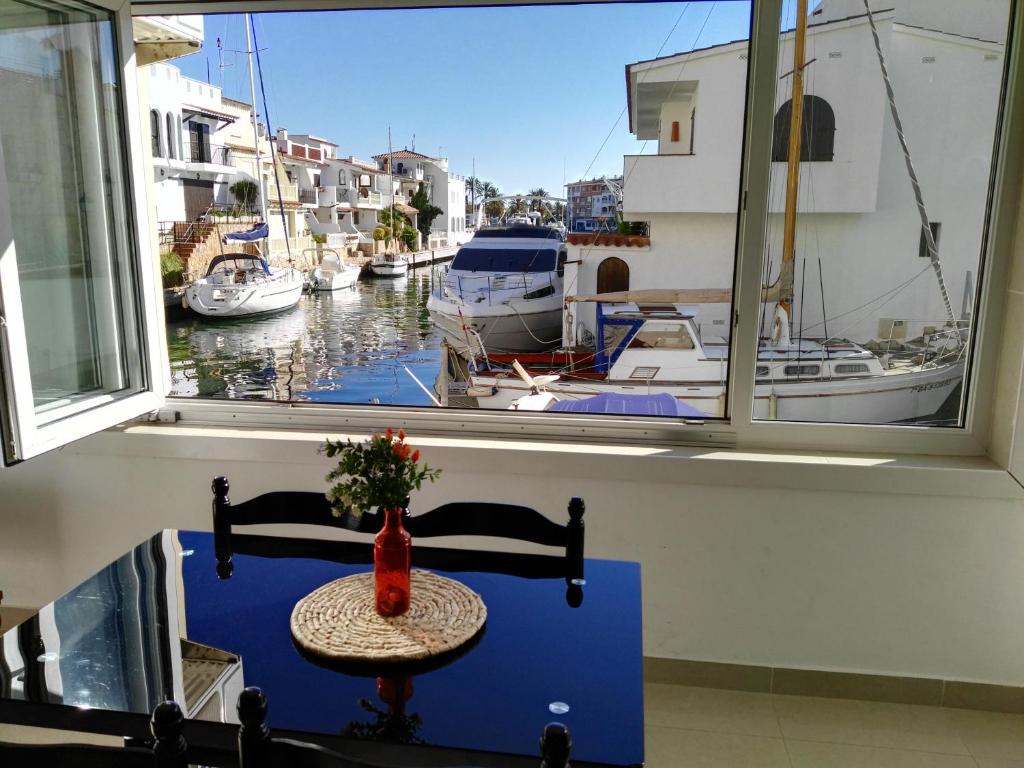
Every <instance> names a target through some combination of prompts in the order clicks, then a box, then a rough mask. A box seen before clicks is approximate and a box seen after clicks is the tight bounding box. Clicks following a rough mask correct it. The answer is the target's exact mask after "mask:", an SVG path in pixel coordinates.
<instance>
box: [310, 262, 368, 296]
mask: <svg viewBox="0 0 1024 768" xmlns="http://www.w3.org/2000/svg"><path fill="white" fill-rule="evenodd" d="M358 281H359V267H346V268H345V269H344V270H343V271H341V272H334V273H333V274H324V273H323V272H322V271H321V270H320V268H319V267H317V268H316V269H314V270H313V274H312V277H311V279H310V283H311V284H312V286H313V288H314V289H315V290H318V291H340V290H342V289H343V288H351V287H352V286H353V285H355V284H356V283H357V282H358Z"/></svg>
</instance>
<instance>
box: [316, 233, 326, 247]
mask: <svg viewBox="0 0 1024 768" xmlns="http://www.w3.org/2000/svg"><path fill="white" fill-rule="evenodd" d="M313 242H314V243H319V244H320V245H323V244H324V243H326V242H327V235H323V234H321V235H318V234H316V233H315V232H314V233H313Z"/></svg>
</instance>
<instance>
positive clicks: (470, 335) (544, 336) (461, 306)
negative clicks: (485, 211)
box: [427, 224, 565, 355]
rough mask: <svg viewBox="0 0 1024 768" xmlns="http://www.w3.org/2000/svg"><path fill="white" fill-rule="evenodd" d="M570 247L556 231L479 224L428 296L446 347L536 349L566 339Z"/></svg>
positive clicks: (465, 351)
mask: <svg viewBox="0 0 1024 768" xmlns="http://www.w3.org/2000/svg"><path fill="white" fill-rule="evenodd" d="M564 266H565V246H564V243H563V241H562V237H561V235H560V233H559V231H558V230H557V229H553V228H551V227H545V226H538V225H534V224H513V225H510V226H501V227H495V228H490V229H481V230H479V231H478V232H476V234H474V235H473V239H472V240H470V241H469V242H468V243H466V244H465V245H463V246H462V247H461V248H459V250H458V252H457V253H456V254H455V258H454V259H453V260H452V262H451V263H450V264H449V265H448V268H447V270H446V271H445V272H443V273H439V277H438V279H437V280H436V281H435V285H434V287H433V288H432V290H431V294H430V298H429V299H428V301H427V309H428V310H429V311H430V317H431V320H433V322H434V325H436V326H437V327H438V328H439V329H440V330H441V332H442V333H443V334H444V335H445V337H446V338H447V340H448V342H449V344H450V345H451V346H452V348H453V349H455V350H456V351H457V352H459V353H460V354H463V355H471V354H473V353H474V349H475V348H476V347H477V346H478V343H479V344H482V345H483V346H485V347H486V349H487V350H488V351H494V352H520V351H523V352H535V351H541V350H545V349H550V348H552V347H554V346H556V345H558V344H559V343H560V342H561V340H562V274H563V272H564Z"/></svg>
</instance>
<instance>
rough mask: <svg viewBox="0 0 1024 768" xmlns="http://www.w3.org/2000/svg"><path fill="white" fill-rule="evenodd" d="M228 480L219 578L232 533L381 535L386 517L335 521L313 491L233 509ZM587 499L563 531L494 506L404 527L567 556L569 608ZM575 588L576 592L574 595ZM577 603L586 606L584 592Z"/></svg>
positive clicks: (217, 487) (577, 503) (523, 510)
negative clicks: (286, 530)
mask: <svg viewBox="0 0 1024 768" xmlns="http://www.w3.org/2000/svg"><path fill="white" fill-rule="evenodd" d="M229 489H230V484H229V483H228V479H227V478H226V477H215V478H214V479H213V531H214V546H215V550H216V553H217V572H218V574H220V575H221V577H222V578H227V577H228V576H230V575H231V573H232V570H233V567H232V562H231V558H232V551H233V550H232V544H231V542H232V537H231V534H232V527H233V526H235V525H257V524H267V523H290V524H296V523H298V524H304V525H323V526H328V527H331V528H342V529H346V530H351V531H356V532H359V533H377V531H379V530H380V528H381V526H382V525H383V523H384V514H383V512H382V511H380V510H378V511H377V512H366V513H363V514H362V515H358V516H356V515H352V514H346V515H342V516H340V517H335V515H334V514H333V512H332V510H331V503H330V501H329V500H328V499H327V497H326V496H325V495H324V494H322V493H316V492H312V491H275V492H272V493H265V494H263V495H262V496H257V497H255V498H252V499H249V500H248V501H244V502H242V503H240V504H232V503H231V500H230V499H229V498H228V491H229ZM585 509H586V507H585V505H584V503H583V499H581V498H579V497H573V498H572V499H571V500H570V501H569V520H568V522H567V523H566V524H565V525H559V524H558V523H555V522H553V521H551V520H549V519H548V518H547V517H545V516H544V515H542V514H541V513H539V512H537V511H536V510H535V509H531V508H530V507H524V506H520V505H518V504H500V503H495V502H464V501H460V502H451V503H448V504H442V505H441V506H439V507H436V508H434V509H432V510H430V511H429V512H424V513H423V514H419V515H406V517H405V519H403V521H402V525H403V526H405V529H406V530H407V531H409V534H410V535H411V536H412V537H413V538H414V539H418V538H433V537H437V536H492V537H499V538H509V539H518V540H520V541H529V542H533V543H535V544H542V545H546V546H550V547H559V548H562V549H564V552H565V559H564V562H565V566H566V567H565V574H564V575H565V579H566V582H567V583H568V584H569V586H570V588H571V589H570V592H572V593H573V595H574V596H573V597H570V598H569V600H570V604H571V603H573V602H575V601H576V597H575V593H576V591H577V590H578V588H579V587H580V585H581V584H582V582H583V532H584V528H583V514H584V511H585ZM572 588H576V589H572ZM578 599H579V600H582V592H580V593H579V595H578Z"/></svg>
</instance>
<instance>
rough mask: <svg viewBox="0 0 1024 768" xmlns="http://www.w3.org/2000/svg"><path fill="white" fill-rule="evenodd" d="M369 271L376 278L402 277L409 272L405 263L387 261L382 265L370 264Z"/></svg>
mask: <svg viewBox="0 0 1024 768" xmlns="http://www.w3.org/2000/svg"><path fill="white" fill-rule="evenodd" d="M370 269H371V270H372V271H373V274H375V275H376V276H377V277H404V276H405V274H406V273H407V272H408V271H409V264H408V262H405V261H389V262H384V263H382V264H373V263H371V264H370Z"/></svg>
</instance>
